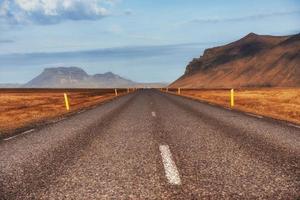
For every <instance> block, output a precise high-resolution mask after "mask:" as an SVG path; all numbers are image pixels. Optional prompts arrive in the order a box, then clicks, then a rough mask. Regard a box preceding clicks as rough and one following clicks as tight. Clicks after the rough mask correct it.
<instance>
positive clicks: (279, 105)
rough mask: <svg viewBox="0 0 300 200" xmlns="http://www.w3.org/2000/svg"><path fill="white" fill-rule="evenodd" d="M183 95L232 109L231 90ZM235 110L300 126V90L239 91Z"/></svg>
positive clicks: (183, 93)
mask: <svg viewBox="0 0 300 200" xmlns="http://www.w3.org/2000/svg"><path fill="white" fill-rule="evenodd" d="M169 92H173V93H175V92H178V91H177V90H176V89H169ZM181 95H184V96H188V97H192V98H196V99H200V100H204V101H208V102H212V103H215V104H218V105H222V106H224V107H230V90H229V89H221V90H217V89H216V90H204V89H181ZM234 109H238V110H242V111H246V112H251V113H255V114H259V115H264V116H269V117H272V118H276V119H281V120H286V121H290V122H294V123H297V124H300V88H259V89H257V88H253V89H238V90H235V106H234Z"/></svg>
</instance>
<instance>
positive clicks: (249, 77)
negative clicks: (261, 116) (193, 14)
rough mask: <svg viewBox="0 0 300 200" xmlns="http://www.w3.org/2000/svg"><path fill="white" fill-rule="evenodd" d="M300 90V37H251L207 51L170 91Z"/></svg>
mask: <svg viewBox="0 0 300 200" xmlns="http://www.w3.org/2000/svg"><path fill="white" fill-rule="evenodd" d="M266 86H268V87H273V86H276V87H294V86H300V34H297V35H292V36H266V35H257V34H254V33H250V34H248V35H247V36H245V37H244V38H242V39H240V40H238V41H236V42H233V43H230V44H228V45H224V46H220V47H215V48H211V49H207V50H205V51H204V54H203V56H201V57H200V58H195V59H194V60H193V61H191V62H190V63H189V65H188V66H187V67H186V71H185V73H184V75H183V76H181V77H180V78H179V79H178V80H176V81H175V82H173V83H172V84H171V85H170V86H169V87H186V88H231V87H234V88H238V87H266Z"/></svg>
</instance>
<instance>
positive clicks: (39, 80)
mask: <svg viewBox="0 0 300 200" xmlns="http://www.w3.org/2000/svg"><path fill="white" fill-rule="evenodd" d="M135 84H136V83H135V82H134V81H131V80H128V79H125V78H122V77H120V76H118V75H116V74H113V73H112V72H107V73H104V74H95V75H89V74H87V73H86V72H85V71H84V70H83V69H81V68H78V67H57V68H46V69H44V71H43V72H42V73H41V74H40V75H38V76H37V77H35V78H34V79H32V80H31V81H29V82H28V83H26V84H25V85H24V87H33V88H43V87H47V88H96V87H98V88H107V87H132V86H134V85H135Z"/></svg>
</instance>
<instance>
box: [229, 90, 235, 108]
mask: <svg viewBox="0 0 300 200" xmlns="http://www.w3.org/2000/svg"><path fill="white" fill-rule="evenodd" d="M230 106H231V107H233V106H234V89H231V90H230Z"/></svg>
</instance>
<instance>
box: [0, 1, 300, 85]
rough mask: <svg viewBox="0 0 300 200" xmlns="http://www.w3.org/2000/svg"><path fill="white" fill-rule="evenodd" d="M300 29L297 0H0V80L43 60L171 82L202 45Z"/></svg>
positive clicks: (23, 73) (33, 71)
mask: <svg viewBox="0 0 300 200" xmlns="http://www.w3.org/2000/svg"><path fill="white" fill-rule="evenodd" d="M250 32H255V33H258V34H270V35H290V34H295V33H299V32H300V1H299V0H252V1H246V0H239V1H237V0H231V1H221V0H210V1H201V0H151V1H146V0H145V1H144V0H84V1H83V0H0V83H7V82H10V83H25V82H27V81H29V80H30V79H32V78H33V77H34V76H36V75H37V74H39V73H40V72H41V71H42V70H43V69H44V68H45V67H57V66H79V67H82V68H83V69H85V70H86V71H87V72H88V73H90V74H94V73H104V72H107V71H112V72H114V73H117V74H119V75H121V76H124V77H126V78H130V79H132V80H135V81H140V82H161V81H163V82H171V81H173V80H175V79H176V78H178V77H179V76H180V75H182V73H183V72H184V70H185V66H186V65H187V63H188V62H189V61H190V60H191V59H192V58H193V57H199V56H200V55H201V54H202V52H203V50H204V49H205V48H209V47H214V46H218V45H222V44H226V43H228V42H231V41H234V40H237V39H239V38H241V37H243V36H244V35H246V34H248V33H250Z"/></svg>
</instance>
